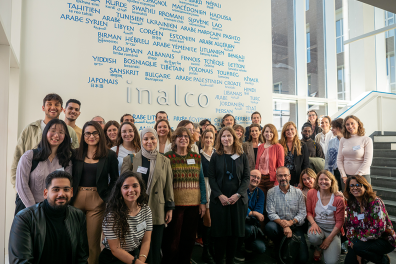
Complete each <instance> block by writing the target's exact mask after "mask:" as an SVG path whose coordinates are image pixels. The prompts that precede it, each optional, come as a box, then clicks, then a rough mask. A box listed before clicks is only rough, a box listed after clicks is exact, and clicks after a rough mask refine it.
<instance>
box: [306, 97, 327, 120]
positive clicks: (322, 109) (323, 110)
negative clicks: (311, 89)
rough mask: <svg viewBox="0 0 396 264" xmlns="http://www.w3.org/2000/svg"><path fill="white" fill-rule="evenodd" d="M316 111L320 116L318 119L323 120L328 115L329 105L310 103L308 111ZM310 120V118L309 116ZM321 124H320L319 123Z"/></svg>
mask: <svg viewBox="0 0 396 264" xmlns="http://www.w3.org/2000/svg"><path fill="white" fill-rule="evenodd" d="M309 110H315V111H316V113H317V114H318V118H319V119H322V117H324V116H325V115H327V104H326V103H317V102H308V111H309ZM307 120H308V116H307ZM319 124H320V122H319Z"/></svg>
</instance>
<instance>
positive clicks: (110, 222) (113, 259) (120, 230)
mask: <svg viewBox="0 0 396 264" xmlns="http://www.w3.org/2000/svg"><path fill="white" fill-rule="evenodd" d="M147 202H148V196H147V194H146V188H145V184H144V182H143V180H142V178H141V177H140V176H138V175H137V174H135V173H133V172H130V171H127V172H124V173H123V174H121V176H120V177H119V178H118V180H117V182H116V184H115V186H114V188H113V190H112V191H111V194H110V197H109V202H108V204H107V207H106V213H105V215H106V216H105V218H104V221H103V225H102V227H103V234H104V236H105V238H104V240H103V244H104V245H105V248H104V249H103V251H102V252H101V253H100V256H99V263H100V264H123V263H136V264H142V263H146V260H147V256H148V254H149V249H150V240H151V232H152V230H153V222H152V214H151V210H150V207H149V206H148V205H147Z"/></svg>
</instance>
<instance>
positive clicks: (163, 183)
mask: <svg viewBox="0 0 396 264" xmlns="http://www.w3.org/2000/svg"><path fill="white" fill-rule="evenodd" d="M140 138H141V150H140V151H139V152H138V153H136V154H130V155H128V156H126V157H125V158H124V160H123V163H122V167H121V174H122V173H124V172H125V171H133V172H135V173H137V174H138V175H140V176H141V177H142V179H143V181H144V182H145V184H146V186H147V194H148V195H149V202H148V206H149V207H150V209H151V212H152V217H153V232H152V234H151V243H150V252H149V255H148V259H147V263H150V264H154V263H155V264H157V263H161V251H160V250H161V243H162V235H163V232H164V228H165V224H168V223H169V222H170V221H171V220H172V210H174V209H175V202H174V196H173V174H172V169H171V165H170V161H169V159H168V158H166V157H165V156H163V155H162V154H160V153H159V152H158V150H157V144H158V135H157V132H156V131H155V130H154V129H153V128H145V129H143V130H142V132H141V133H140Z"/></svg>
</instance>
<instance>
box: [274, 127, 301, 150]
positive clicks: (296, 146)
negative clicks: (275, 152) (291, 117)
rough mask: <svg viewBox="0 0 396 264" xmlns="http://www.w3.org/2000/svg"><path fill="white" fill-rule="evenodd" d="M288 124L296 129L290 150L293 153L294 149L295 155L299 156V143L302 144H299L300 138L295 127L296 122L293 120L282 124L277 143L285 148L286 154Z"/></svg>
mask: <svg viewBox="0 0 396 264" xmlns="http://www.w3.org/2000/svg"><path fill="white" fill-rule="evenodd" d="M289 126H293V127H294V129H295V130H296V135H295V136H294V138H293V146H292V149H291V152H292V153H294V150H296V153H297V156H300V155H302V154H301V145H302V144H301V141H300V139H299V138H298V136H297V127H296V124H294V122H292V121H289V122H287V123H286V124H284V125H283V128H282V133H281V139H280V141H279V143H280V144H281V145H282V146H283V149H284V150H285V155H287V151H288V149H287V144H286V143H287V138H286V130H287V128H288V127H289Z"/></svg>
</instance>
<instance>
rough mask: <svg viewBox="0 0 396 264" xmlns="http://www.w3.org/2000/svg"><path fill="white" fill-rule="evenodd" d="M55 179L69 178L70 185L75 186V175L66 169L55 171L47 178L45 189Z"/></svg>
mask: <svg viewBox="0 0 396 264" xmlns="http://www.w3.org/2000/svg"><path fill="white" fill-rule="evenodd" d="M53 179H68V180H69V181H70V187H71V186H73V176H71V175H70V173H68V172H66V171H58V170H56V171H53V172H51V173H50V174H48V176H47V177H46V178H45V189H47V190H48V187H50V186H51V184H52V180H53Z"/></svg>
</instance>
